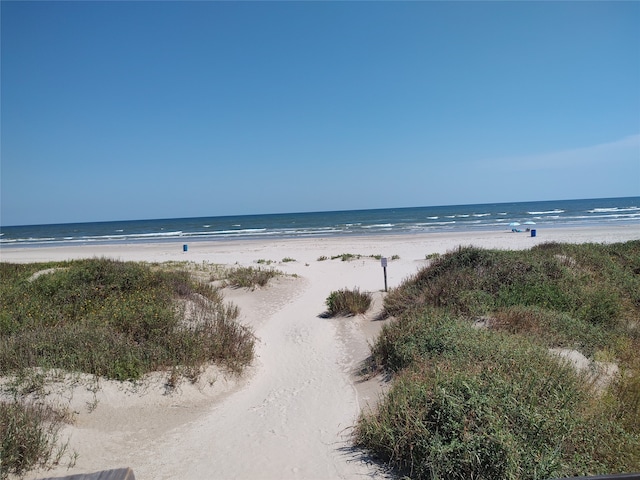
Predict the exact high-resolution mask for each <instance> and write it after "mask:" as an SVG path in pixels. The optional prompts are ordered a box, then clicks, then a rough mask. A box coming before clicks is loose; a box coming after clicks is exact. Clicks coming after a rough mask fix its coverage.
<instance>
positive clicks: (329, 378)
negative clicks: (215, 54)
mask: <svg viewBox="0 0 640 480" xmlns="http://www.w3.org/2000/svg"><path fill="white" fill-rule="evenodd" d="M287 283H289V282H287ZM276 290H279V289H276ZM277 293H280V292H277ZM287 295H288V297H289V298H287V299H286V300H287V301H286V303H285V305H284V307H282V308H279V309H277V310H276V311H274V312H273V313H272V314H270V315H269V316H268V318H265V319H264V322H263V325H262V326H261V327H260V328H258V329H257V331H256V334H257V336H258V338H259V339H260V341H259V345H258V352H257V353H258V362H259V365H258V372H256V375H255V376H254V378H253V379H252V380H251V381H250V382H249V384H248V385H247V386H246V387H245V388H244V389H242V390H241V391H239V392H237V393H236V394H235V395H233V396H231V397H229V398H227V399H226V400H225V401H223V402H222V403H220V404H219V405H217V406H216V407H215V408H213V409H212V410H211V411H210V412H209V413H207V415H206V416H204V417H203V418H201V419H200V420H198V421H197V422H194V423H193V424H189V425H185V426H184V427H182V428H178V429H176V430H174V431H172V432H171V434H170V435H168V436H167V437H166V438H162V439H160V441H158V442H157V443H156V444H152V445H149V446H147V448H146V450H149V458H148V459H146V460H143V461H142V462H141V466H140V467H138V468H136V475H137V476H138V475H139V476H140V478H184V479H189V478H193V479H201V478H229V479H231V478H239V479H246V478H274V479H275V478H281V479H285V478H356V477H357V478H362V476H367V474H369V473H370V471H371V469H370V468H368V467H367V466H366V465H365V464H362V463H360V462H347V461H346V460H347V457H348V456H349V453H348V448H349V430H348V427H350V426H351V425H353V423H354V421H355V419H356V417H357V415H358V410H359V409H358V402H357V396H356V392H355V390H354V388H353V386H352V385H351V382H350V379H349V362H348V359H346V358H345V351H344V346H343V345H341V342H340V341H339V340H338V339H337V329H336V327H335V325H334V324H333V323H332V322H331V321H327V320H323V319H321V318H318V317H317V314H319V313H321V312H322V311H323V310H322V306H323V301H324V298H326V295H327V292H326V291H325V289H324V288H317V287H314V286H312V285H311V284H310V282H308V281H307V280H305V279H299V280H296V281H295V287H293V288H290V289H289V291H288V292H287ZM269 300H270V299H269V298H268V297H267V301H269ZM309 305H315V306H317V308H316V310H315V313H316V315H312V316H310V315H308V314H305V313H306V312H307V311H308V310H309V309H308V306H309ZM270 306H271V307H272V306H273V304H272V305H269V306H266V307H267V308H266V309H263V305H256V310H257V312H255V313H257V314H258V315H260V314H261V313H262V314H264V313H266V312H268V308H269V307H270ZM253 313H254V312H247V313H246V314H248V315H252V314H253ZM345 360H346V361H345ZM345 450H346V451H345ZM283 452H286V454H285V455H283Z"/></svg>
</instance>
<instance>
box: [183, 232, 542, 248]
mask: <svg viewBox="0 0 640 480" xmlns="http://www.w3.org/2000/svg"><path fill="white" fill-rule="evenodd" d="M531 236H532V237H535V236H536V230H535V228H534V229H532V230H531ZM185 246H186V245H185Z"/></svg>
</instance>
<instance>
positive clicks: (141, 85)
mask: <svg viewBox="0 0 640 480" xmlns="http://www.w3.org/2000/svg"><path fill="white" fill-rule="evenodd" d="M0 5H1V7H0V8H1V22H2V24H1V41H2V45H1V48H2V50H1V51H2V58H1V65H0V66H1V94H2V98H1V122H2V123H1V141H2V144H1V148H2V150H1V155H2V158H1V170H0V173H1V210H0V213H1V217H0V223H1V224H3V225H21V224H39V223H64V222H76V221H102V220H125V219H144V218H171V217H196V216H217V215H234V214H254V213H276V212H283V213H286V212H299V211H324V210H347V209H360V208H363V209H365V208H385V207H405V206H406V207H409V206H429V205H449V204H469V203H493V202H511V201H530V200H554V199H571V198H599V197H622V196H640V2H636V1H628V2H582V1H581V2H205V1H199V2H151V1H145V2H121V1H119V2H94V1H91V2H55V1H46V2H28V1H20V2H11V1H2V2H0Z"/></svg>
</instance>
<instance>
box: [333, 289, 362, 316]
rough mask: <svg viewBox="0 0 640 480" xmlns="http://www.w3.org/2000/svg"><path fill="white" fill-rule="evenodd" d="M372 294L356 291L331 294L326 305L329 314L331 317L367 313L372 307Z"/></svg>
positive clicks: (346, 290) (340, 291)
mask: <svg viewBox="0 0 640 480" xmlns="http://www.w3.org/2000/svg"><path fill="white" fill-rule="evenodd" d="M371 301H372V298H371V294H370V293H368V292H360V290H359V289H357V288H356V289H354V290H348V289H343V290H338V291H334V292H331V293H330V294H329V297H327V300H326V304H327V307H328V313H329V315H331V316H339V315H358V314H360V313H364V312H366V311H367V310H368V309H369V307H370V306H371Z"/></svg>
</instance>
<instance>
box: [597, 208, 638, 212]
mask: <svg viewBox="0 0 640 480" xmlns="http://www.w3.org/2000/svg"><path fill="white" fill-rule="evenodd" d="M638 211H640V207H626V208H620V207H612V208H594V209H593V210H587V212H589V213H617V212H638Z"/></svg>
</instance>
